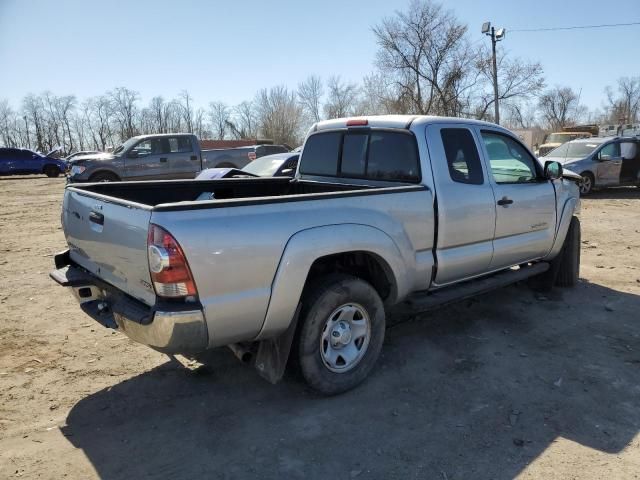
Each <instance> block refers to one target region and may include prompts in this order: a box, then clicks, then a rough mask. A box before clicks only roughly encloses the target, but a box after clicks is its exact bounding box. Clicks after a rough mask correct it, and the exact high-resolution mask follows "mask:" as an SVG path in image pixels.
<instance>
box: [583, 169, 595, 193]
mask: <svg viewBox="0 0 640 480" xmlns="http://www.w3.org/2000/svg"><path fill="white" fill-rule="evenodd" d="M580 176H581V177H582V183H581V184H580V195H581V196H584V195H589V194H590V193H591V192H593V185H594V184H595V182H596V179H595V178H594V176H593V173H591V172H582V173H581V174H580Z"/></svg>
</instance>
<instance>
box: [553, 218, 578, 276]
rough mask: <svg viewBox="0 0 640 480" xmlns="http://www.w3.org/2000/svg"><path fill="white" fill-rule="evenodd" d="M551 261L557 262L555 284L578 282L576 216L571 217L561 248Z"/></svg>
mask: <svg viewBox="0 0 640 480" xmlns="http://www.w3.org/2000/svg"><path fill="white" fill-rule="evenodd" d="M553 262H558V263H559V265H558V267H557V268H558V273H557V276H556V282H555V283H556V285H558V286H559V287H573V286H575V284H576V283H578V277H579V275H580V220H579V219H578V217H573V218H572V219H571V223H570V224H569V231H568V232H567V237H566V238H565V240H564V245H563V246H562V250H560V253H559V254H558V256H557V257H556V258H555V259H553Z"/></svg>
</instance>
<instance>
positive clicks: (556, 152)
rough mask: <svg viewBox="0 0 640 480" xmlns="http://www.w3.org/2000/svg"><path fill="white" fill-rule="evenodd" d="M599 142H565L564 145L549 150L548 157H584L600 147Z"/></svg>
mask: <svg viewBox="0 0 640 480" xmlns="http://www.w3.org/2000/svg"><path fill="white" fill-rule="evenodd" d="M598 145H599V144H598V143H586V142H576V143H572V142H569V143H565V144H564V145H560V146H559V147H558V148H555V149H553V150H551V151H550V152H549V154H548V155H547V156H548V157H564V158H582V157H586V156H588V155H589V154H590V153H591V152H593V151H594V150H595V149H596V148H598Z"/></svg>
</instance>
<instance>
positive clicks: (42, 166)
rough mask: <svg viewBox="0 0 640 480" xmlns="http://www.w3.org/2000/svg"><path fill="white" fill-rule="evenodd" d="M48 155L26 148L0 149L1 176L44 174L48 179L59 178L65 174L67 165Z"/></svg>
mask: <svg viewBox="0 0 640 480" xmlns="http://www.w3.org/2000/svg"><path fill="white" fill-rule="evenodd" d="M51 153H53V152H51ZM48 155H49V154H47V155H42V154H40V153H36V152H33V151H31V150H27V149H24V148H0V175H38V174H44V175H46V176H47V177H57V176H59V175H60V174H63V173H64V172H65V170H66V169H67V163H66V162H65V161H64V160H61V159H58V158H53V157H50V156H48Z"/></svg>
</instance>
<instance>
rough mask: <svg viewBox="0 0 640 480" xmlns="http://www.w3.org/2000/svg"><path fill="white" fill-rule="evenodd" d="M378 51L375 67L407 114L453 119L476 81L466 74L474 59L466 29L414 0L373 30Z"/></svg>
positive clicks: (427, 0) (428, 4)
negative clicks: (394, 90)
mask: <svg viewBox="0 0 640 480" xmlns="http://www.w3.org/2000/svg"><path fill="white" fill-rule="evenodd" d="M373 33H374V35H375V37H376V41H377V43H378V46H379V51H378V55H377V64H378V67H379V68H380V69H381V71H382V72H384V73H385V74H386V75H387V76H388V77H390V78H391V79H393V81H394V83H395V85H396V86H397V93H398V95H399V97H398V98H399V99H402V101H405V102H407V103H408V104H409V106H410V109H409V110H410V112H411V113H418V114H442V115H455V114H457V113H459V112H460V111H461V110H462V108H464V105H461V103H463V102H461V99H462V95H463V94H465V93H466V92H467V91H468V90H469V89H470V88H471V87H472V86H473V84H474V83H475V81H476V80H477V71H475V70H474V69H472V68H469V67H470V66H471V65H472V64H473V62H474V60H475V58H476V53H475V52H474V51H473V50H472V49H471V48H470V45H469V42H468V40H467V39H466V33H467V26H466V25H464V24H462V23H461V22H460V21H458V19H457V18H456V17H455V15H454V14H453V13H452V12H451V11H448V10H444V9H443V7H442V5H440V4H439V3H436V2H434V1H431V0H413V1H412V2H411V3H410V5H409V8H408V9H407V11H405V12H396V15H395V16H394V17H392V18H386V19H384V20H383V21H382V22H381V23H380V24H379V25H377V26H375V27H373Z"/></svg>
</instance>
